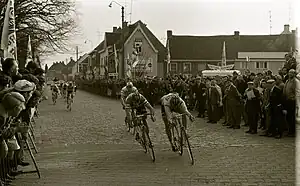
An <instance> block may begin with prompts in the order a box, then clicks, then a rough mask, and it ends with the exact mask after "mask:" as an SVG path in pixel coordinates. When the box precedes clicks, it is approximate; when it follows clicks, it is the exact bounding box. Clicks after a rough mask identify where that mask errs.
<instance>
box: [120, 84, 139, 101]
mask: <svg viewBox="0 0 300 186" xmlns="http://www.w3.org/2000/svg"><path fill="white" fill-rule="evenodd" d="M136 92H138V89H137V88H136V87H135V86H133V84H132V82H127V84H126V86H125V87H123V88H122V89H121V103H122V105H123V107H124V106H125V99H126V98H127V96H128V95H129V94H131V93H136Z"/></svg>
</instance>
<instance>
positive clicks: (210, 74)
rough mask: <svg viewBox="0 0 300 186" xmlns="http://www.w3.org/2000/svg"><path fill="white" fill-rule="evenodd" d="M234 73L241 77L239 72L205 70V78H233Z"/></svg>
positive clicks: (203, 73)
mask: <svg viewBox="0 0 300 186" xmlns="http://www.w3.org/2000/svg"><path fill="white" fill-rule="evenodd" d="M233 72H236V73H238V74H239V75H241V72H240V71H239V70H203V71H202V76H203V77H214V76H232V74H233Z"/></svg>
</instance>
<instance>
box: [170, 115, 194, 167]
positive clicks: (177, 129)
mask: <svg viewBox="0 0 300 186" xmlns="http://www.w3.org/2000/svg"><path fill="white" fill-rule="evenodd" d="M184 116H186V114H175V113H173V116H172V119H171V121H172V122H171V123H170V125H171V128H170V130H171V136H172V137H171V138H172V142H173V144H174V145H175V149H176V151H177V152H178V153H179V155H180V156H182V154H183V146H185V145H184V142H186V148H187V151H188V153H189V157H190V160H191V164H192V165H194V157H193V153H192V150H191V145H190V142H189V139H188V135H187V133H186V127H185V126H184V125H183V122H182V119H183V117H184Z"/></svg>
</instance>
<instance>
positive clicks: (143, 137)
mask: <svg viewBox="0 0 300 186" xmlns="http://www.w3.org/2000/svg"><path fill="white" fill-rule="evenodd" d="M131 114H132V125H133V126H132V127H133V128H134V132H133V134H135V140H136V141H138V142H139V143H140V144H141V146H142V147H143V149H144V152H145V153H147V152H149V153H150V156H151V159H152V161H153V162H155V154H154V146H153V144H152V142H151V138H150V135H149V127H148V123H147V116H148V115H151V119H152V121H153V122H154V121H155V118H154V117H153V116H152V114H151V113H145V114H140V115H136V110H135V109H132V112H131ZM129 127H130V126H129ZM129 130H130V128H129Z"/></svg>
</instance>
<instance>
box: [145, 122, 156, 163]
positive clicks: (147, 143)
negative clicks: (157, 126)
mask: <svg viewBox="0 0 300 186" xmlns="http://www.w3.org/2000/svg"><path fill="white" fill-rule="evenodd" d="M143 134H144V135H143V136H144V137H145V139H144V141H145V148H146V149H147V148H148V149H149V150H148V151H149V153H150V156H151V159H152V162H155V154H154V148H153V144H152V141H151V139H150V135H149V127H148V125H147V122H146V121H145V125H144V126H143Z"/></svg>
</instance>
